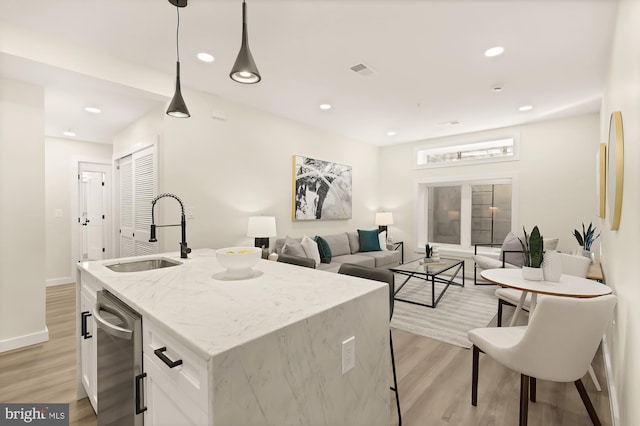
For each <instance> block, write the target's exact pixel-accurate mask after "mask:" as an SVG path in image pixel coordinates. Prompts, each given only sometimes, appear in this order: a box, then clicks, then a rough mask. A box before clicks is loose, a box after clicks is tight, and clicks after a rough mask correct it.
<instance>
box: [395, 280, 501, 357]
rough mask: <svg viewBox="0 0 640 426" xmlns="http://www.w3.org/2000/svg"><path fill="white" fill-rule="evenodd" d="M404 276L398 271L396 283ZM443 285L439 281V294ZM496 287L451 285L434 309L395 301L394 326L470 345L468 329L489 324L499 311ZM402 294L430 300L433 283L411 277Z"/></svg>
mask: <svg viewBox="0 0 640 426" xmlns="http://www.w3.org/2000/svg"><path fill="white" fill-rule="evenodd" d="M405 279H406V276H402V275H399V274H396V286H399V285H400V284H401V283H402V282H403V281H404V280H405ZM443 287H444V284H436V295H437V294H439V293H440V291H441V290H442V288H443ZM495 291H496V286H493V285H489V286H474V285H473V283H469V282H468V283H467V284H466V285H465V287H460V286H454V285H451V286H449V288H448V289H447V292H446V293H445V294H444V296H443V297H442V299H440V302H439V303H438V305H437V307H436V308H435V309H434V308H427V307H424V306H419V305H414V304H411V303H406V302H399V301H396V302H395V308H394V312H393V318H392V319H391V326H392V327H395V328H399V329H401V330H405V331H408V332H410V333H415V334H419V335H421V336H425V337H430V338H432V339H436V340H440V341H442V342H445V343H450V344H452V345H456V346H461V347H463V348H470V347H471V342H470V341H469V339H468V338H467V333H468V331H469V330H472V329H474V328H478V327H486V326H487V325H488V324H489V322H491V320H492V319H493V317H495V315H496V313H497V310H498V299H497V297H496V295H495ZM400 297H402V298H403V299H409V300H415V301H420V302H423V303H428V304H430V303H431V283H430V282H429V283H427V282H426V281H424V280H421V279H419V278H412V279H410V280H409V282H408V283H407V284H406V285H405V286H404V287H403V288H402V290H401V292H400Z"/></svg>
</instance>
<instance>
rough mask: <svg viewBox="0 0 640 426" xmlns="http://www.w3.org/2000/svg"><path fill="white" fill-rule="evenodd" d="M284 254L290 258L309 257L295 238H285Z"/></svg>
mask: <svg viewBox="0 0 640 426" xmlns="http://www.w3.org/2000/svg"><path fill="white" fill-rule="evenodd" d="M282 253H284V254H288V255H290V256H298V257H307V253H305V251H304V247H302V244H301V243H300V241H298V240H295V239H293V238H290V237H287V238H285V242H284V246H282Z"/></svg>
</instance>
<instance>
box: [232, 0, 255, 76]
mask: <svg viewBox="0 0 640 426" xmlns="http://www.w3.org/2000/svg"><path fill="white" fill-rule="evenodd" d="M229 77H231V79H232V80H234V81H237V82H238V83H244V84H255V83H257V82H259V81H260V79H261V77H260V73H259V72H258V67H257V66H256V63H255V62H254V61H253V56H251V50H249V41H248V39H247V4H246V3H245V0H242V45H241V46H240V52H239V53H238V57H237V58H236V63H235V64H233V68H232V69H231V73H230V74H229Z"/></svg>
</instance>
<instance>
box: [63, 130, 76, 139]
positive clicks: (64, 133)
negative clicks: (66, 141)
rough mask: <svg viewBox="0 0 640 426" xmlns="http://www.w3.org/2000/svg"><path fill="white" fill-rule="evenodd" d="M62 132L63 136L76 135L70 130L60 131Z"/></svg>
mask: <svg viewBox="0 0 640 426" xmlns="http://www.w3.org/2000/svg"><path fill="white" fill-rule="evenodd" d="M62 134H63V135H65V136H70V137H73V136H75V135H76V134H75V133H73V132H72V131H71V130H67V131H64V132H62Z"/></svg>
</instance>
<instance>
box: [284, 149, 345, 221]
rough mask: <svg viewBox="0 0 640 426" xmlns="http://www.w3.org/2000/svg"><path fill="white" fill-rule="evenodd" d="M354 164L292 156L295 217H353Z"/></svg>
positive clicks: (311, 218) (319, 218) (303, 218)
mask: <svg viewBox="0 0 640 426" xmlns="http://www.w3.org/2000/svg"><path fill="white" fill-rule="evenodd" d="M351 179H352V170H351V166H345V165H344V164H337V163H332V162H330V161H323V160H316V159H313V158H309V157H303V156H301V155H294V156H293V188H292V189H293V191H292V192H293V202H292V219H293V220H336V219H351V188H352V187H351Z"/></svg>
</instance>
